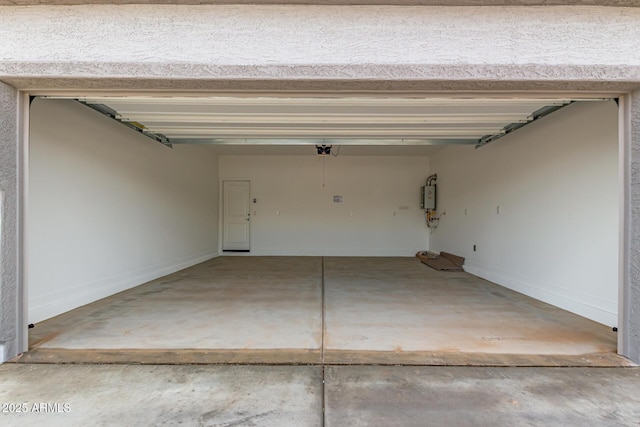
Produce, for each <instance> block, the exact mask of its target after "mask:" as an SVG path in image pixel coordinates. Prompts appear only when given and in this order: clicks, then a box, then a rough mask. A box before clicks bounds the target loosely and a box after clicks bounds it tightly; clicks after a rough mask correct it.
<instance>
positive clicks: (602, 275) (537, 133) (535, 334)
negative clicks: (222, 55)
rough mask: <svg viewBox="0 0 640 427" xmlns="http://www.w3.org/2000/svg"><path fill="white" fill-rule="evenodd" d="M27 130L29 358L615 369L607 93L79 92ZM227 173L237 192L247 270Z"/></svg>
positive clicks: (611, 129)
mask: <svg viewBox="0 0 640 427" xmlns="http://www.w3.org/2000/svg"><path fill="white" fill-rule="evenodd" d="M83 104H84V105H83ZM88 106H90V107H91V108H87V107H88ZM96 110H97V111H96ZM554 111H555V112H554ZM31 116H32V117H31V123H32V125H31V126H32V129H31V165H30V169H31V171H30V174H31V175H30V186H31V188H30V208H29V214H28V227H29V248H30V249H29V257H28V267H29V316H30V322H31V323H34V324H35V326H36V327H35V328H34V329H32V330H31V346H30V347H31V351H30V352H29V353H27V354H26V356H25V357H26V358H27V359H28V358H31V360H35V359H37V358H38V357H51V355H54V354H55V355H56V357H60V358H61V359H64V360H70V359H74V358H76V360H78V359H83V358H84V359H83V360H87V358H89V359H90V358H96V357H100V358H101V360H120V361H123V360H135V361H142V362H144V361H145V360H152V359H153V361H158V360H168V359H171V358H178V359H179V358H180V357H183V358H184V359H185V360H187V359H188V360H192V361H194V360H195V361H202V362H204V361H222V362H257V363H285V362H286V363H290V362H296V363H321V362H326V363H371V362H375V363H416V364H432V363H436V362H437V361H441V362H440V363H445V364H446V363H452V364H468V363H471V364H473V363H478V364H491V363H496V364H559V363H560V364H561V363H583V364H598V363H601V364H602V363H604V364H612V363H613V364H615V363H624V361H623V360H621V359H618V358H617V357H616V355H615V353H616V334H615V332H613V331H612V327H614V326H617V323H616V322H617V290H618V276H617V274H618V270H617V268H618V267H617V263H618V255H617V248H618V239H617V236H618V234H617V233H618V227H617V221H618V213H617V206H618V203H617V198H618V195H617V153H618V151H617V150H618V148H617V146H618V139H617V107H616V105H615V102H614V101H612V100H599V101H598V102H596V101H593V100H589V101H587V100H581V99H575V98H562V99H560V98H555V99H548V98H538V99H532V98H524V99H515V98H514V99H496V98H476V99H442V98H437V99H388V98H384V99H381V98H361V99H353V98H343V99H340V98H338V99H335V98H329V99H324V98H318V99H313V100H310V99H308V98H301V99H294V98H286V99H263V98H235V99H230V98H192V99H187V98H170V97H168V98H158V97H156V98H154V97H146V98H141V97H129V98H109V97H102V98H89V97H87V98H77V99H36V100H35V101H34V102H33V104H32V110H31ZM107 116H108V117H107ZM114 119H115V120H114ZM118 121H119V122H121V123H117V122H118ZM123 122H124V123H125V124H127V126H122V123H123ZM525 124H527V125H526V126H524V127H523V125H525ZM516 130H517V132H516ZM166 145H172V146H173V150H171V149H169V148H167V147H166ZM316 145H325V146H332V151H333V154H334V155H326V156H319V155H318V154H317V151H316ZM485 145H486V146H485ZM477 147H481V148H477ZM594 170H596V171H598V173H596V174H594V173H593V172H592V171H594ZM587 171H589V172H587ZM433 173H437V174H438V196H437V197H438V208H437V212H436V213H437V215H438V217H439V218H440V220H439V223H438V228H437V229H435V230H432V229H430V228H428V227H426V223H425V218H424V211H423V210H422V209H421V208H420V198H419V191H420V187H421V186H423V185H425V179H426V177H428V176H429V175H431V174H433ZM231 181H236V182H240V181H247V182H250V183H251V185H250V196H249V206H248V208H249V212H247V214H248V218H250V221H247V222H250V227H251V228H250V233H249V236H250V238H249V239H250V242H249V243H250V244H249V246H248V247H249V248H250V251H249V252H242V253H237V254H236V255H241V256H229V255H232V254H233V253H224V252H223V251H224V249H225V247H224V220H223V217H224V183H225V182H231ZM594 200H598V203H597V205H598V206H600V208H598V209H595V208H597V206H595V205H596V204H594ZM607 207H608V208H607ZM421 250H432V251H435V252H440V251H447V252H452V253H456V254H460V255H462V256H464V257H465V258H466V260H467V261H466V272H464V273H442V272H435V271H433V270H430V269H429V268H428V267H426V266H424V265H423V264H420V263H419V261H418V260H416V259H415V258H414V257H413V255H414V254H415V253H416V252H417V251H421ZM221 255H224V256H221ZM247 255H248V256H247ZM144 283H147V284H144ZM143 284H144V285H143ZM139 285H142V286H139ZM118 292H122V293H120V294H117V293H118ZM114 294H115V295H114ZM523 294H524V295H523ZM105 297H106V299H102V298H105ZM539 300H540V301H539ZM94 301H95V302H94ZM86 304H89V305H86ZM63 313H64V314H63ZM518 322H519V323H518ZM189 358H191V359H189ZM25 360H26V359H25ZM561 360H564V362H562V361H561ZM567 360H571V361H572V362H566V361H567ZM578 360H582V362H577V361H578Z"/></svg>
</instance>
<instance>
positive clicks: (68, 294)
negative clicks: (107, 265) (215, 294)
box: [29, 251, 220, 323]
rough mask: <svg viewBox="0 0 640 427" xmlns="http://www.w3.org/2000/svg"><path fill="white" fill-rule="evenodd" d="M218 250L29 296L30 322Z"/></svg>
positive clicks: (198, 260) (187, 264)
mask: <svg viewBox="0 0 640 427" xmlns="http://www.w3.org/2000/svg"><path fill="white" fill-rule="evenodd" d="M219 255H220V254H219V252H217V251H215V252H214V251H209V252H203V253H200V254H197V255H191V256H188V257H185V258H180V259H177V260H174V261H172V262H168V263H160V264H156V265H152V266H148V267H144V268H141V269H138V270H134V271H128V272H125V273H120V274H117V275H115V276H111V277H106V278H103V279H98V280H94V281H91V282H85V283H81V284H79V285H76V286H72V287H69V288H65V289H61V290H58V291H56V292H52V293H49V294H46V295H42V296H39V297H36V298H33V300H31V299H30V300H29V323H37V322H41V321H43V320H46V319H49V318H51V317H54V316H57V315H59V314H62V313H65V312H67V311H69V310H73V309H74V308H78V307H81V306H83V305H86V304H89V303H91V302H94V301H97V300H99V299H102V298H106V297H108V296H111V295H113V294H116V293H118V292H122V291H125V290H127V289H131V288H133V287H136V286H140V285H142V284H144V283H147V282H150V281H151V280H155V279H158V278H160V277H163V276H166V275H168V274H171V273H175V272H176V271H180V270H183V269H185V268H188V267H191V266H194V265H196V264H199V263H201V262H204V261H207V260H209V259H212V258H216V257H218V256H219Z"/></svg>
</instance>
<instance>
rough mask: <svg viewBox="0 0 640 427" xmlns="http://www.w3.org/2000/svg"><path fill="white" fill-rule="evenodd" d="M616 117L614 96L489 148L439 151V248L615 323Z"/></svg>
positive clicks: (499, 278) (434, 165)
mask: <svg viewBox="0 0 640 427" xmlns="http://www.w3.org/2000/svg"><path fill="white" fill-rule="evenodd" d="M617 118H618V116H617V107H616V104H615V103H614V102H613V101H607V102H590V103H582V104H573V105H571V106H568V107H565V108H564V109H562V110H560V111H558V112H556V113H554V114H552V115H550V116H547V117H545V118H543V119H541V120H539V121H538V122H535V123H533V124H530V125H528V126H526V127H525V128H523V129H521V130H518V131H517V132H514V133H513V134H511V135H509V136H506V137H503V138H502V139H500V140H498V141H495V142H493V143H491V144H489V145H487V146H485V147H484V148H481V149H478V150H475V149H474V148H472V147H448V148H446V149H444V150H442V151H440V152H438V153H436V154H435V155H434V156H432V158H431V169H432V170H433V172H434V173H437V174H438V211H439V212H440V213H441V214H442V219H441V221H440V225H439V227H438V229H437V230H436V232H435V233H434V234H433V235H432V236H431V242H430V243H431V247H430V248H431V250H434V251H447V252H452V253H455V254H458V255H461V256H464V257H465V258H466V261H465V269H466V271H468V272H470V273H473V274H475V275H478V276H480V277H483V278H486V279H488V280H491V281H493V282H495V283H498V284H500V285H503V286H506V287H508V288H511V289H514V290H516V291H519V292H522V293H524V294H527V295H530V296H532V297H534V298H537V299H540V300H542V301H546V302H549V303H551V304H553V305H556V306H559V307H561V308H564V309H566V310H568V311H572V312H574V313H577V314H579V315H582V316H585V317H588V318H590V319H593V320H595V321H597V322H601V323H603V324H607V325H611V326H613V325H616V324H617V302H618V298H617V295H618V197H619V195H618V129H617V124H618V122H617ZM498 206H499V207H500V213H497V208H498ZM465 210H466V214H465ZM445 212H446V214H445ZM474 244H475V245H477V246H476V247H477V251H476V252H474V251H473V245H474Z"/></svg>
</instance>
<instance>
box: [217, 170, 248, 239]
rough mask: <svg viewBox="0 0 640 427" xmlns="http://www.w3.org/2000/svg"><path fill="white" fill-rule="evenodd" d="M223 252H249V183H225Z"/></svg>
mask: <svg viewBox="0 0 640 427" xmlns="http://www.w3.org/2000/svg"><path fill="white" fill-rule="evenodd" d="M222 187H223V188H222V193H223V199H222V203H223V241H222V250H223V251H248V250H249V241H250V240H249V238H250V231H251V227H250V225H251V217H250V213H251V211H250V209H251V206H250V205H249V197H250V188H249V181H224V182H223V186H222Z"/></svg>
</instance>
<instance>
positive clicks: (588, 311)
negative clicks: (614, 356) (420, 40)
mask: <svg viewBox="0 0 640 427" xmlns="http://www.w3.org/2000/svg"><path fill="white" fill-rule="evenodd" d="M464 270H465V271H466V272H468V273H471V274H473V275H475V276H478V277H481V278H483V279H486V280H489V281H491V282H493V283H496V284H498V285H500V286H504V287H505V288H509V289H511V290H514V291H516V292H520V293H521V294H524V295H527V296H530V297H532V298H535V299H537V300H540V301H542V302H546V303H548V304H551V305H554V306H556V307H559V308H562V309H563V310H567V311H570V312H572V313H575V314H577V315H579V316H583V317H586V318H587V319H591V320H593V321H595V322H598V323H602V324H603V325H607V326H617V325H618V314H617V313H616V312H615V311H614V310H611V309H607V308H602V306H607V305H609V306H610V305H611V304H612V303H611V302H610V301H604V300H601V299H599V298H596V297H593V296H589V298H588V299H590V300H591V302H585V301H582V300H581V299H580V296H581V295H571V294H570V290H566V289H563V290H562V291H563V292H562V293H561V292H557V291H551V290H549V289H550V286H549V285H544V284H538V283H533V282H530V283H525V282H524V281H522V280H521V279H516V278H514V277H512V276H510V275H509V274H508V273H507V272H504V271H501V270H497V269H492V268H487V267H482V266H478V265H474V264H473V263H467V262H465V265H464ZM582 299H587V298H582ZM594 303H595V304H598V305H600V306H601V307H598V306H596V305H594Z"/></svg>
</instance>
